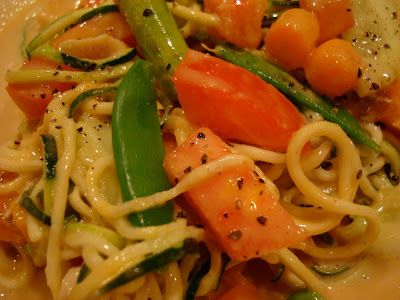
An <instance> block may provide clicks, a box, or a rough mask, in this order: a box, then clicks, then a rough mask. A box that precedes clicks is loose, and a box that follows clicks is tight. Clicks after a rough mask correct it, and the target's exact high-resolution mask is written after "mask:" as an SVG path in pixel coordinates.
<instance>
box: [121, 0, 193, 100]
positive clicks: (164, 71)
mask: <svg viewBox="0 0 400 300" xmlns="http://www.w3.org/2000/svg"><path fill="white" fill-rule="evenodd" d="M118 5H119V8H120V11H121V13H122V14H123V15H124V16H125V18H126V20H127V21H128V23H129V25H130V26H131V28H132V31H133V32H134V34H135V37H136V40H137V42H138V44H139V45H140V48H141V50H142V51H143V54H144V57H145V58H146V60H148V61H150V62H151V64H152V67H153V73H154V76H155V78H156V79H157V82H158V85H159V86H160V87H161V90H162V91H163V93H164V94H165V96H166V97H168V98H170V100H171V102H175V101H177V95H176V91H175V87H174V84H173V82H172V80H171V76H172V74H173V73H174V72H175V68H176V66H177V65H178V64H179V63H180V61H181V60H182V58H183V56H184V55H185V54H186V51H187V49H188V46H187V45H186V42H185V40H184V39H183V37H182V35H181V33H180V32H179V29H178V27H177V25H176V23H175V20H174V18H173V17H172V15H171V13H170V11H169V9H168V7H167V4H166V2H165V1H164V0H121V1H119V4H118Z"/></svg>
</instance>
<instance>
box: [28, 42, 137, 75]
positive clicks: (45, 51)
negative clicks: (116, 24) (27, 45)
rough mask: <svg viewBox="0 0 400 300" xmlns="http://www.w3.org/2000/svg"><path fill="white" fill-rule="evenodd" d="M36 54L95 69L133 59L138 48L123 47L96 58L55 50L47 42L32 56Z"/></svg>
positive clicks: (71, 65) (83, 67) (84, 68)
mask: <svg viewBox="0 0 400 300" xmlns="http://www.w3.org/2000/svg"><path fill="white" fill-rule="evenodd" d="M35 56H45V57H48V58H51V59H53V60H55V61H58V62H60V63H62V64H65V65H67V66H70V67H72V68H76V69H82V70H84V71H93V70H96V69H104V68H105V67H106V66H116V65H119V64H123V63H126V62H128V61H130V60H132V59H133V58H134V57H135V56H136V49H135V48H127V49H123V50H121V51H120V52H119V53H118V54H116V55H114V56H111V57H107V58H105V59H96V60H94V59H82V58H77V57H74V56H71V55H68V54H65V53H63V52H60V51H58V50H55V49H54V48H53V47H52V46H51V45H50V44H49V43H46V44H44V45H42V46H40V47H38V48H37V49H36V50H34V51H32V53H31V57H35Z"/></svg>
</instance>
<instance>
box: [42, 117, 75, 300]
mask: <svg viewBox="0 0 400 300" xmlns="http://www.w3.org/2000/svg"><path fill="white" fill-rule="evenodd" d="M62 126H63V134H64V139H65V142H64V144H65V148H64V149H63V153H62V156H61V157H60V159H59V161H58V162H57V165H56V168H57V175H56V178H55V186H56V187H57V189H56V190H55V194H54V205H53V211H52V214H51V220H52V224H51V227H50V235H49V245H48V248H47V257H46V261H47V264H46V269H45V272H46V278H47V283H48V285H49V287H50V290H51V292H52V295H53V297H54V298H55V299H56V298H57V297H58V293H59V291H60V287H61V280H62V274H61V272H62V270H61V265H60V247H61V241H62V232H63V227H64V214H65V208H66V205H67V195H68V182H69V176H70V173H71V169H72V164H73V162H74V157H75V130H74V129H75V128H74V122H73V121H72V119H67V118H65V119H64V120H63V123H62Z"/></svg>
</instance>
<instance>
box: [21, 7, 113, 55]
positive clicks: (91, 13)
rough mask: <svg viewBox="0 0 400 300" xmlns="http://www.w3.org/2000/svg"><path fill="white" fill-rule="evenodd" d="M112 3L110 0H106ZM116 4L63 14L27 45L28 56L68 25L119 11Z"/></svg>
mask: <svg viewBox="0 0 400 300" xmlns="http://www.w3.org/2000/svg"><path fill="white" fill-rule="evenodd" d="M106 3H110V1H106ZM118 10H119V9H118V7H117V6H116V5H104V3H103V5H102V6H100V7H97V8H83V9H79V10H76V11H74V12H72V13H70V14H66V15H63V16H61V17H59V18H57V19H56V20H54V21H53V22H52V23H50V25H49V26H47V27H46V28H45V29H44V30H42V31H41V32H40V33H39V34H38V35H37V36H36V37H35V38H34V39H33V40H32V41H31V42H30V43H29V44H28V46H27V47H26V54H27V56H28V58H30V57H31V53H32V51H34V50H35V49H37V48H38V47H40V46H41V45H43V44H44V43H46V42H47V41H49V40H50V39H52V38H54V37H55V36H56V35H57V34H58V33H60V32H62V31H64V30H65V29H67V28H68V27H71V26H74V25H76V24H79V23H82V22H84V21H86V20H89V19H91V18H93V17H95V16H96V15H101V14H104V13H107V12H113V11H118Z"/></svg>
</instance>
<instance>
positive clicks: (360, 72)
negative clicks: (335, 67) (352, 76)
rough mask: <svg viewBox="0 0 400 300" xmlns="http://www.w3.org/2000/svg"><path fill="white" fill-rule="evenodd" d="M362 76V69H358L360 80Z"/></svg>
mask: <svg viewBox="0 0 400 300" xmlns="http://www.w3.org/2000/svg"><path fill="white" fill-rule="evenodd" d="M361 75H362V71H361V69H360V68H359V69H358V73H357V77H358V78H361Z"/></svg>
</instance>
